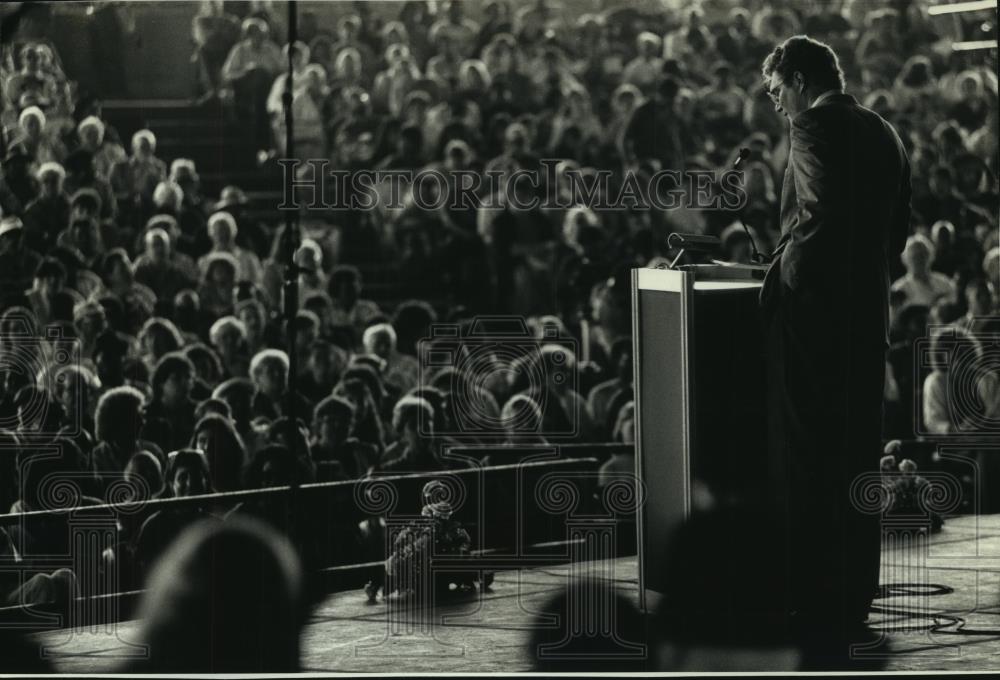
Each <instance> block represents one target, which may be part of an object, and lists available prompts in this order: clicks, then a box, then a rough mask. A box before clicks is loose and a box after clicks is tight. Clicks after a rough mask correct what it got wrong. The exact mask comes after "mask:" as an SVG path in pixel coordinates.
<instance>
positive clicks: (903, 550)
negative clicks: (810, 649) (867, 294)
mask: <svg viewBox="0 0 1000 680" xmlns="http://www.w3.org/2000/svg"><path fill="white" fill-rule="evenodd" d="M570 569H573V570H575V571H577V573H579V571H578V570H582V569H588V570H597V571H598V572H599V575H600V576H601V577H604V578H609V579H614V582H615V586H616V587H617V589H618V590H619V592H621V593H622V594H624V595H626V596H627V597H629V598H632V599H633V601H635V602H638V592H637V562H636V558H634V557H633V558H624V559H619V560H614V561H609V562H603V563H583V564H577V565H562V566H556V567H544V568H534V569H526V570H521V571H507V572H501V573H498V574H497V575H496V581H495V582H494V584H493V587H492V592H487V593H483V594H476V595H471V596H467V597H464V598H459V599H455V600H453V601H450V602H448V603H447V604H444V605H442V606H439V607H437V608H436V610H435V611H434V612H433V615H432V617H429V616H428V610H426V609H419V610H415V611H402V612H401V613H400V614H398V615H394V616H393V620H394V621H402V622H403V623H404V625H402V626H398V625H396V626H392V625H391V624H390V617H389V607H388V606H387V605H386V604H385V603H384V602H382V601H380V602H379V603H378V604H376V605H368V604H366V598H365V595H364V593H363V592H361V591H355V592H346V593H336V594H333V595H331V596H329V597H328V598H327V599H326V600H325V601H324V602H323V603H322V604H321V605H320V606H319V607H318V608H317V609H316V611H315V612H314V614H313V616H312V618H311V620H310V622H309V624H308V625H307V627H306V629H305V631H304V634H303V656H304V659H303V666H304V670H305V671H307V672H319V673H329V672H338V671H339V672H375V673H398V672H401V671H406V672H480V673H488V672H518V671H529V670H531V658H530V655H529V653H528V646H527V645H528V638H529V636H530V634H531V629H532V622H533V620H534V614H533V612H535V611H537V610H538V609H539V608H541V606H542V604H543V603H544V602H545V601H546V600H548V599H549V598H550V597H552V596H553V595H554V594H556V593H557V592H559V589H560V588H562V587H564V586H565V584H566V583H567V575H568V574H569V572H570ZM881 580H882V584H883V585H884V586H890V588H889V591H888V592H887V593H886V595H887V596H886V597H885V598H882V599H879V600H876V605H877V606H878V607H881V608H884V609H887V610H891V611H887V612H874V613H872V615H871V617H870V623H871V625H872V626H873V628H875V629H876V630H883V631H885V634H886V637H887V640H888V644H887V645H886V646H885V648H883V649H881V650H879V652H878V653H879V654H882V655H885V656H886V657H887V670H896V671H930V670H956V671H957V670H964V671H985V670H991V669H995V668H1000V661H998V660H997V659H998V658H1000V656H998V655H1000V515H991V516H987V517H979V518H976V517H962V518H957V519H952V520H949V521H948V522H947V523H946V524H945V527H944V529H943V531H941V533H939V534H936V535H933V536H931V537H930V538H929V540H928V539H927V538H926V536H918V535H915V534H914V533H912V532H910V531H903V530H901V531H898V532H890V534H889V536H888V538H887V540H886V541H885V543H884V545H883V550H882V579H881ZM901 584H930V586H929V587H927V586H926V585H925V586H924V587H915V586H910V587H909V588H906V589H904V588H902V587H901ZM935 617H936V619H935ZM955 619H958V620H955ZM963 621H964V624H963V623H962V622H963ZM406 623H409V624H412V627H411V628H410V629H409V630H407V626H406V625H405V624H406ZM935 623H938V624H942V626H943V627H941V628H940V629H939V630H938V631H937V632H931V631H930V630H929V628H930V627H932V626H934V625H935ZM949 624H950V625H949ZM391 628H395V629H398V630H390V629H391ZM430 631H433V632H432V633H431V632H430ZM136 632H137V624H136V623H135V622H125V623H121V624H118V625H117V626H116V627H114V629H112V630H105V629H103V628H102V629H100V630H96V631H92V630H86V631H84V630H77V631H72V632H68V631H56V632H46V633H41V634H38V636H37V637H38V639H39V641H41V642H43V643H44V644H45V645H46V647H47V648H48V649H49V652H50V654H51V655H52V656H53V661H54V663H55V665H56V667H57V669H58V670H59V671H60V672H64V673H106V672H111V671H113V670H114V668H115V666H116V664H117V663H119V662H120V661H121V657H122V656H125V655H129V654H130V653H132V650H133V649H134V647H132V643H134V642H135V641H136ZM391 633H394V634H391Z"/></svg>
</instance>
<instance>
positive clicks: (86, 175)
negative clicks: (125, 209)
mask: <svg viewBox="0 0 1000 680" xmlns="http://www.w3.org/2000/svg"><path fill="white" fill-rule="evenodd" d="M63 168H64V169H65V170H66V179H65V181H64V183H63V186H64V188H65V189H66V193H67V194H69V196H70V197H71V202H72V199H73V197H75V196H76V195H77V192H78V191H80V190H81V189H90V190H93V192H95V193H96V196H97V198H98V200H97V202H96V211H95V212H96V214H95V215H94V216H95V217H96V219H98V220H99V221H100V222H101V223H103V224H111V223H113V222H114V220H115V219H116V217H117V216H118V202H117V200H116V199H115V194H114V191H113V190H112V189H111V184H109V183H108V181H107V180H106V179H105V178H104V177H102V176H101V175H99V174H98V173H97V171H96V166H95V164H94V154H93V153H91V152H90V151H88V150H86V149H76V150H74V151H73V152H72V153H70V154H69V155H68V156H66V160H65V161H64V162H63ZM71 212H72V211H71ZM71 219H75V216H71Z"/></svg>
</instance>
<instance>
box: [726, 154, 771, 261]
mask: <svg viewBox="0 0 1000 680" xmlns="http://www.w3.org/2000/svg"><path fill="white" fill-rule="evenodd" d="M749 157H750V149H748V148H746V147H744V148H742V149H740V153H739V156H737V157H736V162H735V163H733V170H737V169H739V167H740V163H742V162H743V161H744V160H745V159H747V158H749ZM736 221H737V222H739V223H740V226H741V227H743V232H744V233H745V234H746V235H747V238H748V239H749V240H750V261H751V262H753V263H754V264H768V263H769V262H770V261H771V258H770V257H768V256H767V255H762V254H761V252H760V251H759V250H757V242H756V241H755V240H754V238H753V234H752V233H750V227H748V226H747V224H746V222H744V221H743V206H742V205H741V206H740V209H739V210H737V211H736Z"/></svg>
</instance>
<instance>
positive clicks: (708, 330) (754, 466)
mask: <svg viewBox="0 0 1000 680" xmlns="http://www.w3.org/2000/svg"><path fill="white" fill-rule="evenodd" d="M765 271H766V267H765V266H761V265H736V264H725V263H716V264H712V265H688V266H682V267H678V268H676V269H633V270H632V281H631V292H632V296H631V300H632V342H633V351H634V354H633V356H634V371H635V378H634V379H635V399H636V404H635V413H636V476H637V477H638V479H639V480H640V483H641V484H642V485H643V486H644V487H645V502H644V504H643V506H642V507H641V508H639V513H638V531H639V536H638V539H639V541H638V544H639V578H640V584H642V587H641V588H640V593H641V599H642V605H643V607H644V608H645V607H646V599H647V597H646V596H647V594H648V593H647V591H652V593H659V592H662V591H663V587H664V582H663V573H664V566H665V560H666V557H667V555H668V552H669V549H670V547H669V545H668V541H669V539H670V536H671V535H672V534H673V533H674V532H675V530H676V529H677V527H678V526H679V525H680V524H681V523H682V522H683V521H684V520H685V518H686V517H687V516H688V515H689V514H690V513H691V511H692V509H693V508H697V507H703V506H704V505H706V504H707V503H716V504H728V503H734V502H740V501H746V500H752V499H754V498H756V497H757V494H760V493H762V492H763V489H764V488H765V482H766V478H767V458H766V453H767V439H766V436H767V408H766V396H767V393H766V385H765V377H766V371H765V355H764V343H763V327H762V322H761V318H760V314H759V310H758V301H757V300H758V295H759V293H760V288H761V285H762V281H763V277H764V272H765ZM762 530H766V528H765V527H762ZM651 596H652V597H656V596H655V595H651Z"/></svg>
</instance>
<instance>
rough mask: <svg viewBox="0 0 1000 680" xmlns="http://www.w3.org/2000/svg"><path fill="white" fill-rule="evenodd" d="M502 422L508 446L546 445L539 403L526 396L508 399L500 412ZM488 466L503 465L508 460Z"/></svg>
mask: <svg viewBox="0 0 1000 680" xmlns="http://www.w3.org/2000/svg"><path fill="white" fill-rule="evenodd" d="M500 420H501V422H502V423H503V428H504V433H505V435H506V436H505V438H504V439H505V442H506V443H508V444H546V443H547V440H546V438H545V430H544V423H543V419H542V409H541V407H539V405H538V403H537V402H536V401H535V400H534V399H532V398H531V397H530V396H528V395H526V394H515V395H514V396H512V397H511V398H510V399H508V400H507V401H506V402H505V403H504V405H503V408H502V409H501V410H500ZM487 458H489V459H490V463H488V464H495V465H498V464H502V463H505V462H513V461H508V460H506V459H504V460H502V461H500V460H497V461H494V460H493V459H492V458H490V457H489V456H487Z"/></svg>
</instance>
